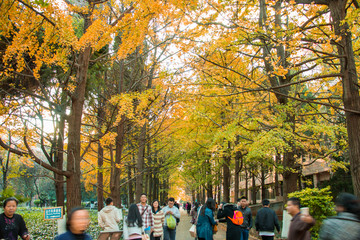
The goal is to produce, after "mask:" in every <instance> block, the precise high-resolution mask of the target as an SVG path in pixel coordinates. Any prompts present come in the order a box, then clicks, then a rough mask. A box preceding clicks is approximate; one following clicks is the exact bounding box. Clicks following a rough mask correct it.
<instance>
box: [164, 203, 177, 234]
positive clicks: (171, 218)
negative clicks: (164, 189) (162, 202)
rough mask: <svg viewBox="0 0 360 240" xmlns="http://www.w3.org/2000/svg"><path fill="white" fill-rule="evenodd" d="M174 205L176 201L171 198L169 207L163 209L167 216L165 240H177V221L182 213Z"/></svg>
mask: <svg viewBox="0 0 360 240" xmlns="http://www.w3.org/2000/svg"><path fill="white" fill-rule="evenodd" d="M174 204H175V199H174V198H173V197H171V198H169V200H168V205H167V206H166V207H164V208H163V212H164V214H165V222H164V240H175V238H176V219H180V211H179V209H178V208H177V207H175V206H174Z"/></svg>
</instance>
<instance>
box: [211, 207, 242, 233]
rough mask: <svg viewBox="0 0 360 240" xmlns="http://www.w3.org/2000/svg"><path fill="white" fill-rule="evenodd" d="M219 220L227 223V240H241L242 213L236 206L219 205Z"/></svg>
mask: <svg viewBox="0 0 360 240" xmlns="http://www.w3.org/2000/svg"><path fill="white" fill-rule="evenodd" d="M217 219H219V221H220V222H222V221H226V226H227V227H226V240H239V239H240V236H241V224H242V223H243V218H242V212H240V211H239V210H238V209H237V207H236V206H235V205H234V204H231V203H228V204H223V203H221V204H220V205H219V209H218V213H217Z"/></svg>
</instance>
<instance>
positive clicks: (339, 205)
mask: <svg viewBox="0 0 360 240" xmlns="http://www.w3.org/2000/svg"><path fill="white" fill-rule="evenodd" d="M335 205H336V207H335V210H336V212H337V213H338V214H337V216H335V217H331V218H328V219H326V220H325V221H324V222H323V225H322V227H321V229H320V235H319V239H320V240H338V239H346V240H359V239H360V201H359V199H358V198H357V197H356V196H354V195H352V194H350V193H341V194H340V195H339V196H338V197H337V198H336V200H335Z"/></svg>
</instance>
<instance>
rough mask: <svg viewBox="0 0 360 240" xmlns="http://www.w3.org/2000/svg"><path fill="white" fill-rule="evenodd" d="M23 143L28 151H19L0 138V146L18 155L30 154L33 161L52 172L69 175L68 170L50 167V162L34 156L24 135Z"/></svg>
mask: <svg viewBox="0 0 360 240" xmlns="http://www.w3.org/2000/svg"><path fill="white" fill-rule="evenodd" d="M24 143H25V145H26V148H27V149H28V151H29V152H25V151H21V150H18V149H15V148H12V147H10V146H8V145H6V144H5V143H4V142H3V141H2V139H1V138H0V146H1V147H2V148H4V149H6V150H8V151H10V152H12V153H15V154H17V155H19V156H27V155H30V156H31V158H32V159H33V160H34V162H36V163H37V164H39V165H40V166H42V167H44V168H46V169H48V170H50V171H52V172H54V173H57V174H60V175H63V176H66V177H70V175H71V174H70V172H68V171H62V170H60V169H58V168H54V167H52V166H51V165H50V164H47V163H45V162H43V161H42V160H41V159H40V158H38V157H36V156H35V154H34V153H33V152H32V151H31V149H30V146H29V145H28V144H27V141H26V136H25V137H24Z"/></svg>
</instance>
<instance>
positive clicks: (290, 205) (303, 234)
mask: <svg viewBox="0 0 360 240" xmlns="http://www.w3.org/2000/svg"><path fill="white" fill-rule="evenodd" d="M286 210H287V211H288V213H289V214H290V215H291V216H292V217H293V218H292V219H291V223H290V227H289V233H288V240H310V239H311V236H310V231H309V230H310V228H311V227H312V226H314V225H315V220H314V218H313V217H311V216H310V215H309V214H308V213H303V214H301V212H300V199H299V198H296V197H292V198H289V199H288V201H287V207H286Z"/></svg>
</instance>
